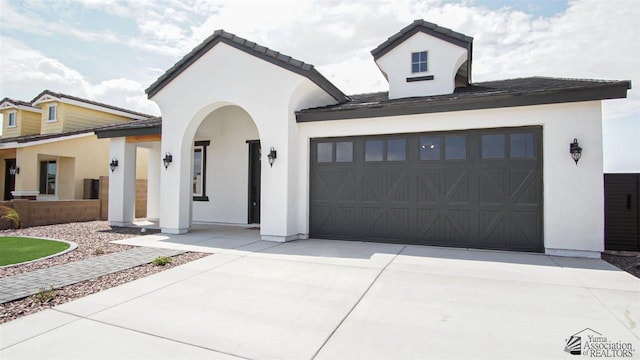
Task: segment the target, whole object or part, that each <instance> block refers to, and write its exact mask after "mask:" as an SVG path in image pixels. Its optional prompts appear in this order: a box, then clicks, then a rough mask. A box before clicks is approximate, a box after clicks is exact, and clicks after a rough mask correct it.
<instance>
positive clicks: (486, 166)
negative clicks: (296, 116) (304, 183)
mask: <svg viewBox="0 0 640 360" xmlns="http://www.w3.org/2000/svg"><path fill="white" fill-rule="evenodd" d="M309 233H310V236H312V237H316V238H330V239H351V240H367V241H381V242H393V243H405V244H423V245H442V246H455V247H471V248H484V249H501V250H520V251H536V252H541V251H543V239H542V129H541V128H540V127H526V128H508V129H485V130H468V131H456V132H442V133H440V132H439V133H420V134H397V135H384V136H366V137H349V138H330V139H313V140H312V141H311V178H310V224H309Z"/></svg>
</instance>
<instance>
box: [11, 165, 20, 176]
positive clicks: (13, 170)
mask: <svg viewBox="0 0 640 360" xmlns="http://www.w3.org/2000/svg"><path fill="white" fill-rule="evenodd" d="M16 174H20V168H19V167H18V166H16V165H11V167H10V168H9V175H16Z"/></svg>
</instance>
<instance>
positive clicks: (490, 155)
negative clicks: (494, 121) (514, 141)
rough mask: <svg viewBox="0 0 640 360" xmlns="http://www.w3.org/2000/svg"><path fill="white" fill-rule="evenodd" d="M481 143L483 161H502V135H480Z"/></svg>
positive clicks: (503, 143) (503, 144)
mask: <svg viewBox="0 0 640 360" xmlns="http://www.w3.org/2000/svg"><path fill="white" fill-rule="evenodd" d="M481 142H482V158H483V159H504V154H505V140H504V134H489V135H482V137H481Z"/></svg>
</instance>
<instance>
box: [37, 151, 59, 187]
mask: <svg viewBox="0 0 640 360" xmlns="http://www.w3.org/2000/svg"><path fill="white" fill-rule="evenodd" d="M57 175H58V163H57V162H56V161H55V160H46V161H40V194H42V195H55V194H56V177H57Z"/></svg>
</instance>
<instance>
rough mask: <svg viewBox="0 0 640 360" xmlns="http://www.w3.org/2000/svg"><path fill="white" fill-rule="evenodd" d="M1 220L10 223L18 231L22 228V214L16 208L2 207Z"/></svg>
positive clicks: (0, 208)
mask: <svg viewBox="0 0 640 360" xmlns="http://www.w3.org/2000/svg"><path fill="white" fill-rule="evenodd" d="M0 219H2V220H6V221H8V222H10V223H11V224H13V226H14V227H15V228H16V229H19V228H20V214H18V212H17V211H16V209H14V208H10V207H8V206H0Z"/></svg>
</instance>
